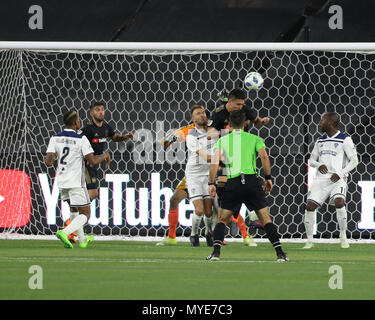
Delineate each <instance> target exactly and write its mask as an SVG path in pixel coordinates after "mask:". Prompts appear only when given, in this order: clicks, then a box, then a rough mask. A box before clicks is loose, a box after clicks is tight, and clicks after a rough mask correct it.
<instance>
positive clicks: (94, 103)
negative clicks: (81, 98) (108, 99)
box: [90, 101, 105, 111]
mask: <svg viewBox="0 0 375 320" xmlns="http://www.w3.org/2000/svg"><path fill="white" fill-rule="evenodd" d="M97 106H103V107H105V104H104V102H101V101H94V102H93V103H91V104H90V111H91V110H92V109H94V108H95V107H97Z"/></svg>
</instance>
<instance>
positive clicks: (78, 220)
mask: <svg viewBox="0 0 375 320" xmlns="http://www.w3.org/2000/svg"><path fill="white" fill-rule="evenodd" d="M86 222H87V217H86V216H85V215H84V214H78V216H77V217H75V218H74V219H73V220H72V222H71V223H70V224H69V225H68V226H67V227H66V228H64V229H63V232H64V233H65V234H67V235H69V234H71V233H73V232H77V234H78V230H79V229H80V228H82V232H83V226H84V224H85V223H86Z"/></svg>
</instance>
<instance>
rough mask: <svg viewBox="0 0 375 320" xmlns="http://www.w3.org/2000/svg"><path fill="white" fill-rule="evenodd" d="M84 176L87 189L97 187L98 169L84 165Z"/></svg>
mask: <svg viewBox="0 0 375 320" xmlns="http://www.w3.org/2000/svg"><path fill="white" fill-rule="evenodd" d="M85 177H86V186H87V190H90V189H91V190H92V189H98V188H99V183H98V169H97V168H93V167H90V166H89V165H86V167H85Z"/></svg>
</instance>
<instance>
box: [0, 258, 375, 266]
mask: <svg viewBox="0 0 375 320" xmlns="http://www.w3.org/2000/svg"><path fill="white" fill-rule="evenodd" d="M36 261H37V262H61V263H75V262H77V263H91V262H93V263H176V264H178V263H198V264H199V263H276V261H275V260H225V258H224V260H220V261H215V262H214V261H206V260H205V259H204V258H202V259H201V260H198V259H100V258H84V257H82V258H79V257H69V258H67V257H0V262H36ZM289 263H299V264H329V265H333V264H351V265H356V264H363V263H365V264H375V262H358V261H319V260H317V261H298V260H297V261H289V262H288V264H289Z"/></svg>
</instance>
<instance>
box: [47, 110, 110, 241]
mask: <svg viewBox="0 0 375 320" xmlns="http://www.w3.org/2000/svg"><path fill="white" fill-rule="evenodd" d="M64 124H65V126H66V128H65V129H64V130H63V131H62V132H60V133H57V134H55V135H54V136H52V137H51V139H50V141H49V144H48V148H47V155H46V158H45V164H46V165H47V166H52V165H53V163H54V161H55V159H57V160H58V166H57V171H56V183H57V186H58V188H59V191H60V195H61V199H62V200H63V201H67V202H68V203H69V206H70V211H71V212H70V215H71V221H72V222H71V223H70V224H69V225H68V226H67V227H65V228H64V229H62V230H60V231H58V232H57V233H56V236H57V237H58V238H59V239H60V240H61V241H62V242H63V244H64V246H65V247H66V248H73V245H72V243H71V242H70V241H69V238H68V235H69V234H71V233H73V232H77V234H78V239H79V242H80V247H82V248H85V247H86V246H87V244H88V243H89V242H91V241H92V240H93V236H89V237H87V238H86V237H85V235H84V232H83V226H84V224H85V223H86V222H87V221H88V219H89V218H90V197H89V194H88V192H87V188H86V180H85V163H84V159H86V160H87V161H88V162H89V163H90V165H92V166H94V165H98V164H99V163H101V162H102V161H104V160H106V161H107V167H108V164H109V162H110V156H109V154H108V152H106V153H104V154H102V155H98V156H94V150H93V149H92V147H91V145H90V142H89V141H88V140H87V138H86V137H85V136H81V135H79V134H77V130H78V129H79V128H80V126H81V121H80V119H79V116H78V113H77V112H76V111H70V112H67V113H66V114H65V115H64Z"/></svg>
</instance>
